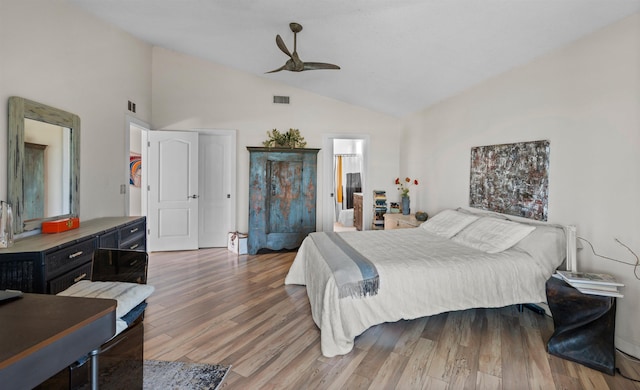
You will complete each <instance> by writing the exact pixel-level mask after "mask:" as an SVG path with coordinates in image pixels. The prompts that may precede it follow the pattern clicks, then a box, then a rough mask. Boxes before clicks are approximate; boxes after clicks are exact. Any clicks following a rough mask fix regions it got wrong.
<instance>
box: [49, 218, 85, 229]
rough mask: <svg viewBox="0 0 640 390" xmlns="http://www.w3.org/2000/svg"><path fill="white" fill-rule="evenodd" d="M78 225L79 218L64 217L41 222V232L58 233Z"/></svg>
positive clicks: (75, 227)
mask: <svg viewBox="0 0 640 390" xmlns="http://www.w3.org/2000/svg"><path fill="white" fill-rule="evenodd" d="M79 227H80V218H64V219H58V220H56V221H47V222H42V233H60V232H66V231H67V230H71V229H77V228H79Z"/></svg>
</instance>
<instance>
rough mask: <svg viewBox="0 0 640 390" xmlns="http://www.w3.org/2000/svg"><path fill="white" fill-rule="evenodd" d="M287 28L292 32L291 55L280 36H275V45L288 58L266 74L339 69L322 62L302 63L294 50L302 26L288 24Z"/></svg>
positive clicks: (336, 66)
mask: <svg viewBox="0 0 640 390" xmlns="http://www.w3.org/2000/svg"><path fill="white" fill-rule="evenodd" d="M289 28H291V31H293V53H290V52H289V49H287V46H286V45H285V44H284V41H283V40H282V38H281V37H280V35H279V34H278V35H276V45H278V47H279V48H280V50H282V52H283V53H284V54H286V55H288V56H289V59H288V60H287V62H286V63H285V64H284V65H282V66H281V67H279V68H278V69H274V70H271V71H269V72H266V73H275V72H280V71H281V70H288V71H291V72H302V71H303V70H316V69H340V67H339V66H338V65H333V64H326V63H324V62H303V61H302V60H301V59H300V57H298V52H297V50H296V46H297V39H296V37H297V34H298V33H299V32H300V31H302V25H300V24H298V23H289Z"/></svg>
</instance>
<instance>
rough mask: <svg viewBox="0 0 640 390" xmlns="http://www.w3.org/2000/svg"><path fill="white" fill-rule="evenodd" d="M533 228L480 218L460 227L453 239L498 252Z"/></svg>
mask: <svg viewBox="0 0 640 390" xmlns="http://www.w3.org/2000/svg"><path fill="white" fill-rule="evenodd" d="M534 230H535V226H531V225H523V224H521V223H517V222H512V221H507V220H504V219H498V218H490V217H489V218H480V219H478V220H477V221H475V222H474V223H472V224H471V225H469V226H467V227H465V228H464V229H462V231H461V232H460V233H458V234H457V235H456V236H455V237H453V239H452V240H453V241H455V242H458V243H460V244H463V245H466V246H469V247H472V248H475V249H478V250H481V251H483V252H487V253H498V252H502V251H504V250H506V249H509V248H511V247H512V246H514V245H515V244H516V243H518V241H520V240H522V239H523V238H525V237H526V236H527V235H528V234H529V233H531V232H532V231H534Z"/></svg>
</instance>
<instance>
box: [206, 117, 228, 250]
mask: <svg viewBox="0 0 640 390" xmlns="http://www.w3.org/2000/svg"><path fill="white" fill-rule="evenodd" d="M199 133H200V138H199V140H198V142H199V160H200V164H199V177H200V180H199V183H198V185H199V191H200V198H199V207H200V209H199V213H200V217H199V229H198V235H199V239H198V246H199V247H200V248H211V247H226V246H227V236H228V233H229V232H230V231H233V230H234V229H235V209H236V207H235V194H234V188H235V160H236V158H235V131H231V130H229V131H225V130H211V131H206V130H200V131H199Z"/></svg>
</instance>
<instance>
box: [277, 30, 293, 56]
mask: <svg viewBox="0 0 640 390" xmlns="http://www.w3.org/2000/svg"><path fill="white" fill-rule="evenodd" d="M276 45H278V47H279V48H280V50H282V52H283V53H284V54H286V55H288V56H289V57H291V53H290V52H289V49H287V45H285V44H284V41H283V40H282V37H280V35H279V34H278V35H276Z"/></svg>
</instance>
